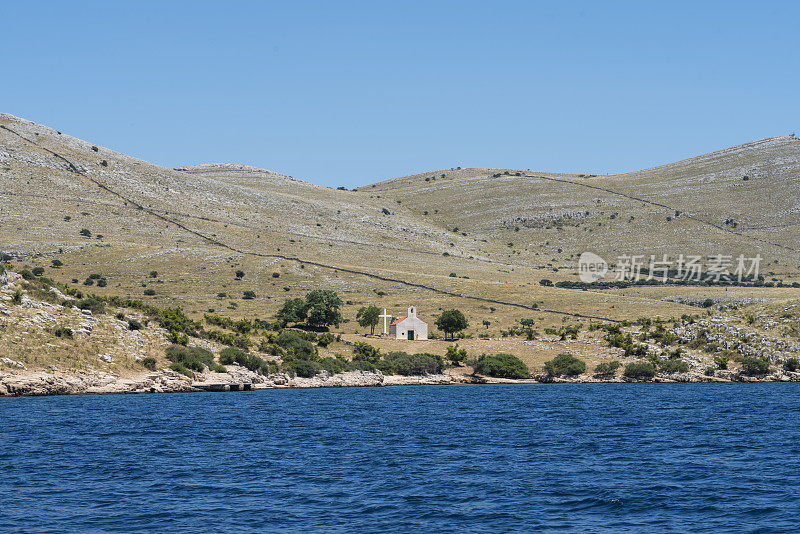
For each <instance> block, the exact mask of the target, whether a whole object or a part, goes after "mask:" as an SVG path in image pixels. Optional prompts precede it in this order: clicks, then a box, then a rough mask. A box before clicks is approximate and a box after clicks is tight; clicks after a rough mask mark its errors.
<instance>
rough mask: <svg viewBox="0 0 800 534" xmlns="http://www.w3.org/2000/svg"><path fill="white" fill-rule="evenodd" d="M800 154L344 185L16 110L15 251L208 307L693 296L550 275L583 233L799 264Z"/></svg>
mask: <svg viewBox="0 0 800 534" xmlns="http://www.w3.org/2000/svg"><path fill="white" fill-rule="evenodd" d="M799 168H800V141H798V140H797V139H795V138H792V137H779V138H772V139H767V140H762V141H757V142H754V143H748V144H746V145H742V146H739V147H733V148H731V149H727V150H723V151H719V152H715V153H712V154H708V155H705V156H700V157H698V158H692V159H690V160H686V161H682V162H678V163H674V164H671V165H666V166H662V167H657V168H654V169H648V170H644V171H640V172H636V173H630V174H625V175H616V176H576V175H566V174H554V173H531V172H523V171H517V170H511V169H451V170H444V171H436V172H430V173H423V174H418V175H414V176H408V177H403V178H397V179H395V180H390V181H386V182H381V183H379V184H374V185H372V186H367V187H363V188H360V189H359V190H358V191H341V190H335V189H330V188H326V187H321V186H317V185H314V184H311V183H308V182H304V181H301V180H296V179H293V178H291V177H288V176H285V175H282V174H279V173H276V172H272V171H268V170H264V169H258V168H255V167H249V166H245V165H236V164H206V165H189V166H182V167H178V168H175V169H169V168H164V167H160V166H158V165H153V164H151V163H148V162H145V161H142V160H138V159H136V158H132V157H130V156H126V155H124V154H120V153H118V152H114V151H111V150H108V149H106V148H104V147H102V146H100V145H93V144H92V143H89V142H86V141H82V140H80V139H76V138H73V137H70V136H68V135H66V134H63V133H61V132H58V131H56V130H53V129H52V128H48V127H45V126H42V125H39V124H35V123H32V122H29V121H25V120H24V119H19V118H17V117H13V116H11V115H7V114H0V217H2V224H1V225H0V251H3V252H6V253H10V254H13V255H17V256H19V257H20V258H22V260H21V261H24V262H28V263H30V264H31V265H42V266H45V267H48V268H49V265H50V260H52V259H56V258H58V259H60V260H61V261H63V263H64V266H63V267H62V268H60V269H58V270H56V269H49V271H48V274H49V275H50V276H53V277H56V278H58V279H60V280H62V281H64V282H71V281H72V280H73V279H74V280H78V283H79V284H80V283H82V282H83V280H84V279H85V278H86V277H87V276H88V275H89V274H91V273H95V272H102V274H103V275H104V277H106V278H107V279H108V281H109V285H108V287H106V288H102V289H97V288H96V287H91V288H90V290H92V291H97V292H100V293H102V292H107V293H113V294H125V295H130V296H135V297H139V298H145V296H144V295H143V292H144V291H145V290H153V291H155V293H156V294H155V295H150V296H147V297H146V298H147V299H150V300H153V301H154V302H160V303H162V304H180V305H183V306H185V307H186V308H187V310H188V311H190V312H193V313H197V314H199V313H201V312H203V311H205V310H208V309H216V310H218V311H219V310H220V309H227V310H228V312H229V313H230V314H233V315H242V316H251V317H252V316H268V315H270V314H271V313H272V312H274V310H275V308H276V307H277V306H278V305H279V303H280V302H281V301H282V299H284V298H286V297H295V296H300V295H302V294H304V293H305V292H307V291H308V290H310V289H313V288H317V287H331V288H333V289H335V290H337V291H338V292H339V293H340V294H342V296H343V298H344V299H345V300H346V301H347V304H346V307H345V308H346V309H345V312H346V313H345V316H346V317H350V318H352V317H353V316H354V315H355V311H356V310H357V309H358V307H359V306H361V305H364V304H367V303H375V304H377V305H379V306H381V307H387V308H391V309H394V310H397V311H402V310H403V309H404V308H405V307H406V306H408V305H409V304H410V303H412V302H413V303H416V304H417V308H418V309H419V310H420V314H421V316H426V317H428V318H431V319H432V316H433V315H435V314H436V313H438V311H439V310H440V309H442V308H444V307H459V308H462V309H465V311H467V313H468V316H469V318H470V320H471V322H472V324H473V326H474V325H480V324H482V321H484V320H486V321H489V322H490V323H491V324H494V325H503V324H511V323H513V322H514V321H516V320H518V319H519V317H520V316H521V315H530V316H534V317H537V318H539V319H540V320H541V321H542V322H543V323H548V322H552V323H554V324H555V323H560V321H561V320H562V317H567V318H569V317H577V318H579V319H580V318H581V316H586V317H588V316H592V317H608V318H613V317H636V316H638V315H645V314H663V315H669V314H675V313H678V314H679V313H680V312H681V311H684V310H685V309H686V308H687V307H686V306H683V305H679V304H675V303H674V302H665V301H664V300H663V298H664V296H665V295H664V294H655V293H653V294H636V295H632V294H631V295H627V294H622V293H619V294H616V293H614V294H612V293H608V292H604V293H601V292H583V293H581V292H570V293H569V296H568V298H565V293H564V291H562V290H558V289H553V288H549V287H542V286H540V285H539V283H538V282H539V280H541V279H543V278H547V279H552V280H556V281H557V280H561V279H572V280H574V279H575V263H576V259H577V256H578V255H579V254H580V253H581V252H583V251H585V250H593V251H595V252H598V253H600V254H602V255H604V256H607V257H608V259H610V260H612V261H613V260H614V258H615V256H616V255H618V254H644V255H647V254H662V253H669V254H679V253H684V254H692V253H700V254H715V253H725V254H739V253H743V254H747V255H754V254H757V253H760V254H762V256H764V257H765V260H766V261H769V262H770V265H769V270H770V271H773V272H775V273H776V276H781V277H783V278H785V279H787V280H789V279H792V280H794V279H797V274H796V273H797V272H798V270H800V267H799V266H800V256H799V255H798V252H797V251H798V249H800V242H798V232H797V231H796V230H797V228H796V225H798V224H800V190H799V189H798V188H800V182H798V169H799ZM745 177H747V179H745ZM82 231H83V233H84V234H86V233H88V234H89V235H88V236H87V235H82ZM775 262H777V263H775ZM237 269H242V270H244V271H245V273H246V276H245V277H244V279H243V280H234V277H233V272H234V271H235V270H237ZM151 271H156V272H157V275H156V277H151V276H150V272H151ZM245 290H252V291H255V293H256V295H257V298H256V299H248V300H241V296H242V294H243V291H245ZM710 291H714V290H710ZM150 292H151V291H148V293H150ZM666 296H670V295H666ZM534 308H537V309H538V310H539V311H534ZM586 317H584V319H585V318H586ZM346 328H349V329H351V330H357V326H355V322H354V321H353V322H351V323H350V324H349V325H347V326H346Z"/></svg>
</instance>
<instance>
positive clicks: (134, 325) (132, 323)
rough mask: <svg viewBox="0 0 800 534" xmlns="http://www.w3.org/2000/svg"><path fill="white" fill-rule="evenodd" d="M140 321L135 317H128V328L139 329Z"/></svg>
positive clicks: (140, 326) (140, 327)
mask: <svg viewBox="0 0 800 534" xmlns="http://www.w3.org/2000/svg"><path fill="white" fill-rule="evenodd" d="M141 329H142V323H140V322H139V321H137V320H136V319H128V330H141Z"/></svg>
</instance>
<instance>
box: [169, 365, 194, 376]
mask: <svg viewBox="0 0 800 534" xmlns="http://www.w3.org/2000/svg"><path fill="white" fill-rule="evenodd" d="M169 368H170V369H172V370H173V371H175V372H176V373H180V374H182V375H185V376H188V377H189V378H194V373H193V372H191V371H190V370H188V369H187V368H186V367H185V366H184V365H183V364H182V363H178V362H175V363H173V364H171V365H170V366H169Z"/></svg>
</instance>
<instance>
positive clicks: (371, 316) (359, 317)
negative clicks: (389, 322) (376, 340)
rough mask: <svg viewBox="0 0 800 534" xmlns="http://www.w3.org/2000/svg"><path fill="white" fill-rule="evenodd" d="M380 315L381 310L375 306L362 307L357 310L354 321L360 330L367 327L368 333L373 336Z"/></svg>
mask: <svg viewBox="0 0 800 534" xmlns="http://www.w3.org/2000/svg"><path fill="white" fill-rule="evenodd" d="M380 314H381V310H380V308H378V307H377V306H364V307H363V308H361V309H360V310H358V313H357V314H356V321H358V325H359V326H361V327H362V328H366V327H369V333H370V334H374V333H375V327H376V326H377V325H378V320H379V315H380Z"/></svg>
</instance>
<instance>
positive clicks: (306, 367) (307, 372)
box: [283, 360, 322, 378]
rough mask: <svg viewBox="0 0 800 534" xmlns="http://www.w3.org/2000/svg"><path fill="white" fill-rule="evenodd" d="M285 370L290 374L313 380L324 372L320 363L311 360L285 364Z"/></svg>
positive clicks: (293, 361)
mask: <svg viewBox="0 0 800 534" xmlns="http://www.w3.org/2000/svg"><path fill="white" fill-rule="evenodd" d="M283 368H284V369H285V370H286V371H288V372H289V373H291V374H294V375H296V376H301V377H303V378H311V377H313V376H315V375H316V374H317V373H319V372H320V371H321V370H322V366H321V365H320V364H319V362H314V361H311V360H292V361H289V362H285V363H284V364H283Z"/></svg>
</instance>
